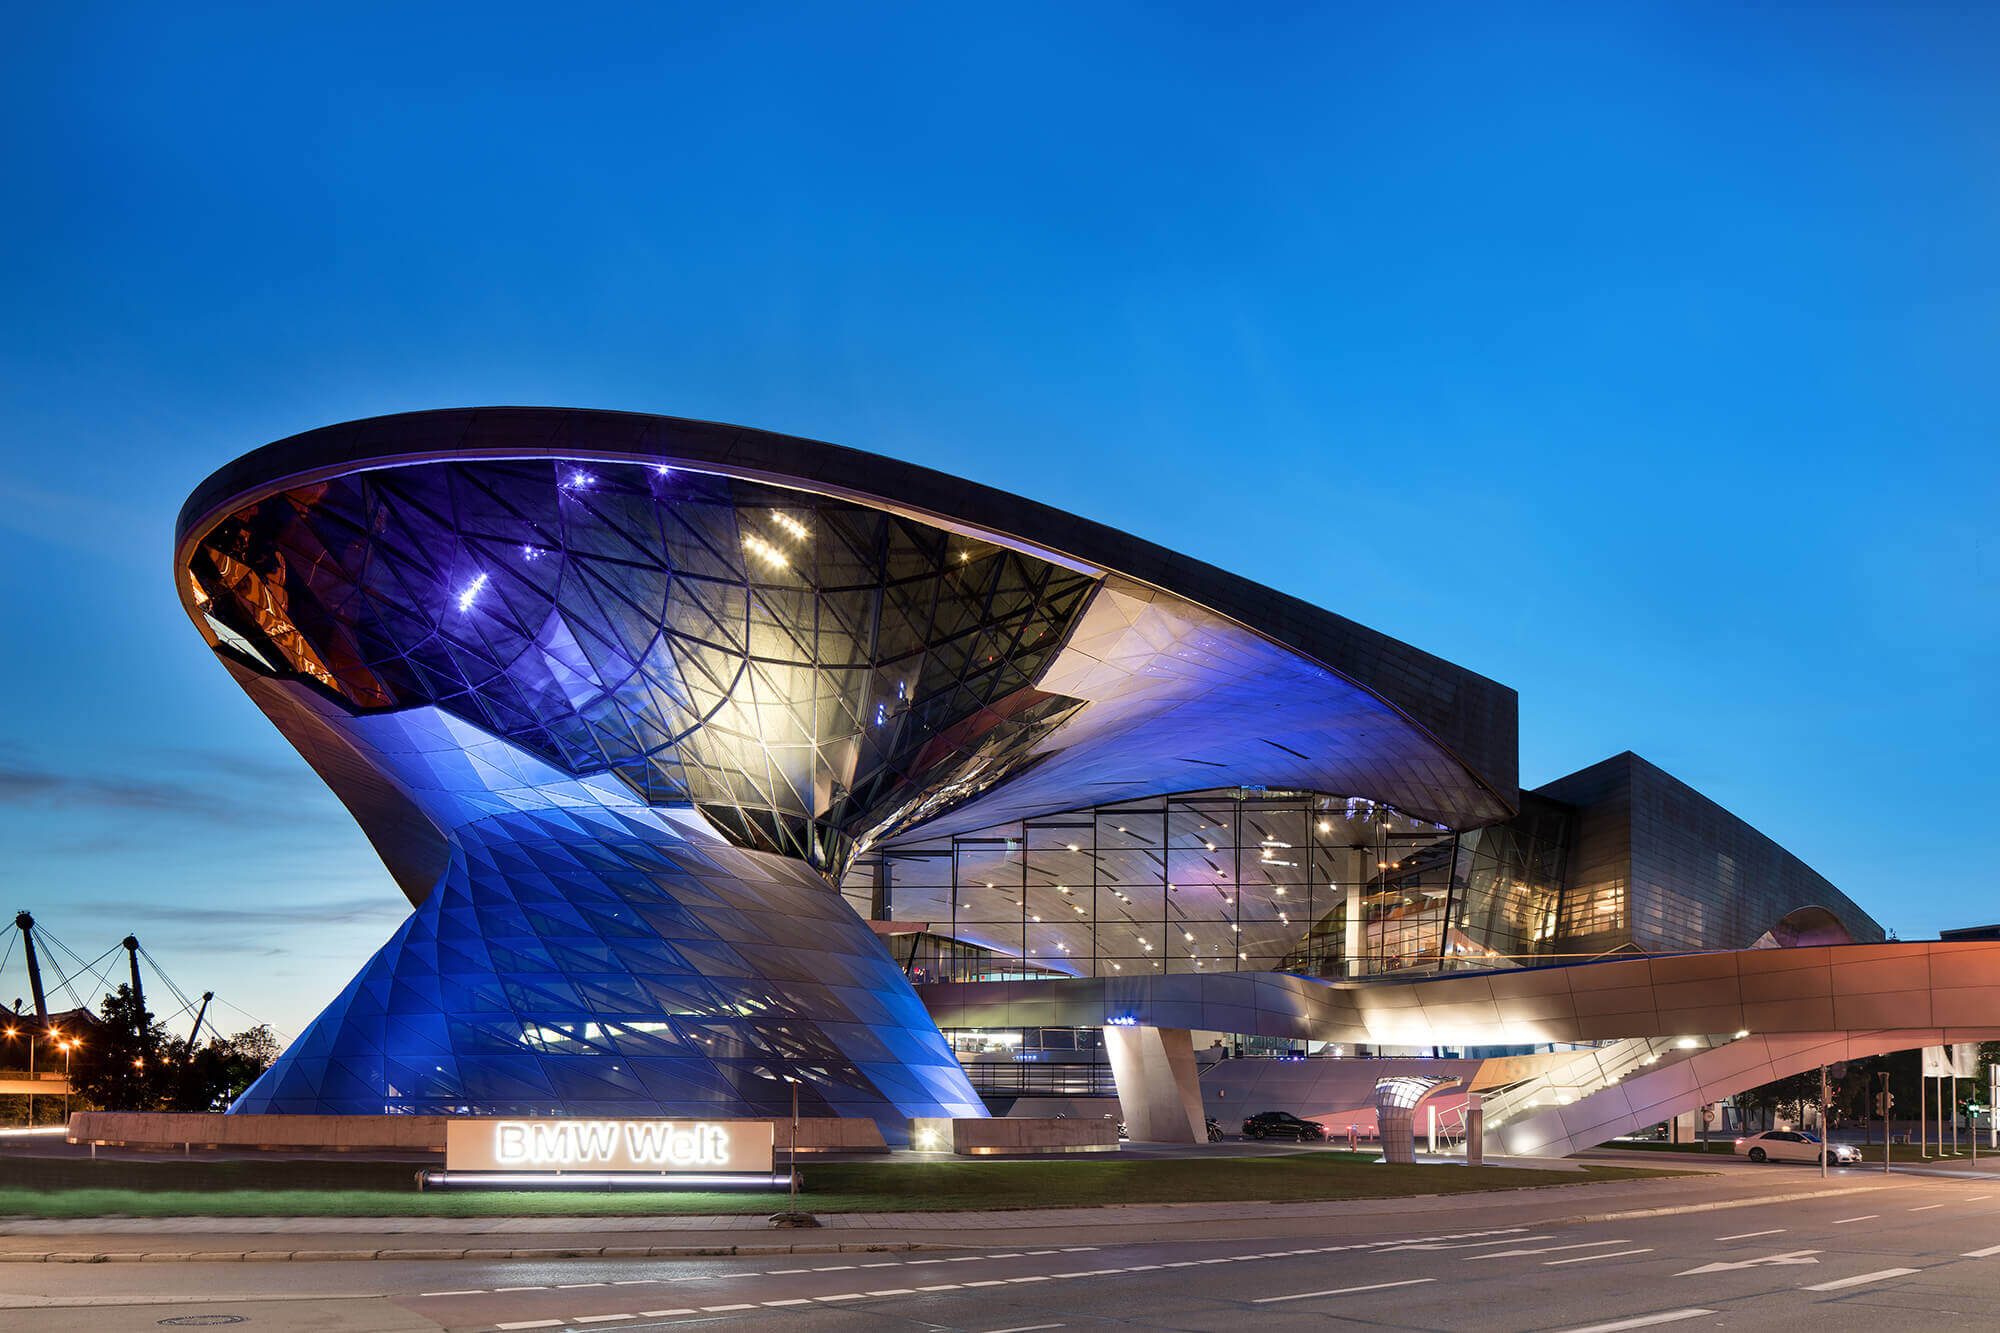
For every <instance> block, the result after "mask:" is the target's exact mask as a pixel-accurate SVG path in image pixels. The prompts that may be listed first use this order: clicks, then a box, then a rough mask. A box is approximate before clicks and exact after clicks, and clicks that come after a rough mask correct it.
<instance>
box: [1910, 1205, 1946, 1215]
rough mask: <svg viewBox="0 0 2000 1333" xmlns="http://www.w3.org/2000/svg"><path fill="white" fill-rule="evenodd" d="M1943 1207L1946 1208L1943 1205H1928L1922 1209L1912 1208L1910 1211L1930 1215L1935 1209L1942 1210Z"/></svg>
mask: <svg viewBox="0 0 2000 1333" xmlns="http://www.w3.org/2000/svg"><path fill="white" fill-rule="evenodd" d="M1942 1207H1944V1205H1943V1204H1941V1203H1927V1204H1925V1205H1924V1206H1923V1207H1921V1208H1912V1209H1910V1211H1911V1212H1913V1213H1928V1212H1929V1211H1930V1210H1931V1209H1933V1208H1942Z"/></svg>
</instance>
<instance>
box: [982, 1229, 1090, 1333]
mask: <svg viewBox="0 0 2000 1333" xmlns="http://www.w3.org/2000/svg"><path fill="white" fill-rule="evenodd" d="M1092 1248H1095V1247H1094V1246H1093V1247H1092ZM1068 1327H1069V1325H1068V1324H1016V1325H1014V1326H1013V1327H1012V1328H994V1329H988V1330H987V1333H1041V1330H1042V1329H1045V1328H1068Z"/></svg>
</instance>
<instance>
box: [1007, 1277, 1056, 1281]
mask: <svg viewBox="0 0 2000 1333" xmlns="http://www.w3.org/2000/svg"><path fill="white" fill-rule="evenodd" d="M1007 1281H1009V1282H1047V1281H1048V1279H1047V1278H1045V1277H1010V1278H1008V1279H1007Z"/></svg>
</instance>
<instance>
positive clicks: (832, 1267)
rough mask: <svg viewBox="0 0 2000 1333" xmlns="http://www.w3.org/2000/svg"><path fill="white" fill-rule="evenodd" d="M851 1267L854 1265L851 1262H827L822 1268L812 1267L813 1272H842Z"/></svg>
mask: <svg viewBox="0 0 2000 1333" xmlns="http://www.w3.org/2000/svg"><path fill="white" fill-rule="evenodd" d="M853 1267H854V1265H853V1264H828V1265H827V1266H826V1267H824V1268H815V1269H813V1272H815V1273H839V1272H844V1271H845V1270H847V1269H850V1268H853Z"/></svg>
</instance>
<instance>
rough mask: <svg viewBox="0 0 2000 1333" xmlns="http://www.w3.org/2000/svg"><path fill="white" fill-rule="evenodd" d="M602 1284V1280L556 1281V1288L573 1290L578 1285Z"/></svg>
mask: <svg viewBox="0 0 2000 1333" xmlns="http://www.w3.org/2000/svg"><path fill="white" fill-rule="evenodd" d="M603 1285H604V1284H603V1283H602V1282H558V1283H556V1290H557V1291H575V1290H576V1289H577V1288H578V1287H601V1286H603Z"/></svg>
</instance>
